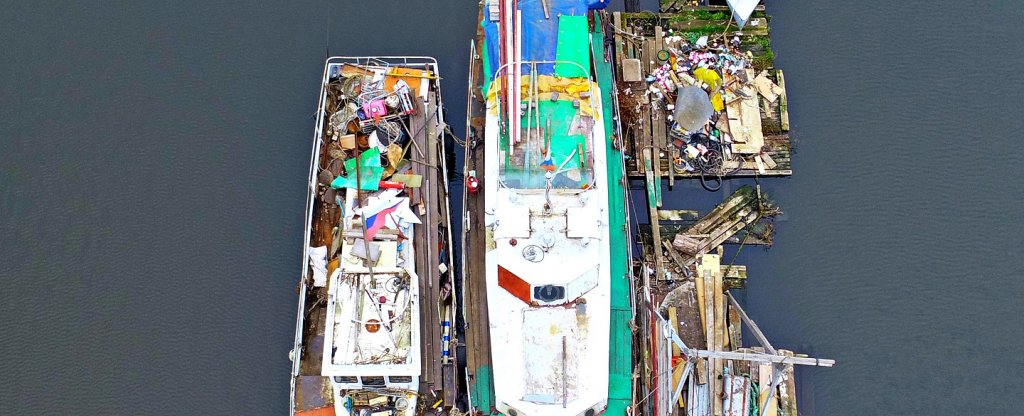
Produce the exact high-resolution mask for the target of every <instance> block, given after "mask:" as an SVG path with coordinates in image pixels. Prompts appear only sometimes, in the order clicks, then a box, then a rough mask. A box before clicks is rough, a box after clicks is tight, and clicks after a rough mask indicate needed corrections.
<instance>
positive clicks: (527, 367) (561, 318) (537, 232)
mask: <svg viewBox="0 0 1024 416" xmlns="http://www.w3.org/2000/svg"><path fill="white" fill-rule="evenodd" d="M593 97H600V92H599V91H595V93H594V94H593ZM597 108H600V103H597ZM486 122H487V125H486V129H485V131H486V132H487V137H486V140H487V142H486V149H487V150H486V151H487V160H488V163H487V164H486V166H487V171H486V172H485V174H484V193H485V195H484V196H485V198H486V201H485V204H486V207H487V209H486V214H487V215H486V221H487V226H488V235H489V241H488V245H489V247H488V250H489V251H488V252H487V303H488V308H489V309H488V311H489V315H490V317H491V322H490V332H491V334H490V338H491V351H492V362H493V374H494V390H495V399H496V403H497V408H498V410H499V411H501V412H502V413H504V414H518V415H529V416H544V415H558V416H567V415H587V414H588V413H587V411H588V410H592V411H593V413H590V414H595V413H600V412H601V411H602V410H603V409H604V408H605V406H606V404H607V396H608V350H609V348H608V342H609V332H608V331H609V319H610V278H609V274H608V273H609V253H608V239H609V233H608V220H607V219H608V215H609V213H608V209H607V207H608V201H607V190H606V189H605V186H608V184H605V183H602V182H600V181H598V182H597V183H595V184H594V185H595V186H594V187H592V188H590V189H588V190H581V189H552V190H551V193H550V200H551V207H550V210H547V211H546V210H545V209H544V204H545V196H544V190H543V189H531V190H521V189H509V188H504V187H502V186H501V185H500V184H499V181H498V177H499V171H498V165H499V164H498V163H497V160H498V149H497V148H498V136H497V134H498V131H499V130H500V129H499V128H498V117H497V115H496V114H492V113H491V112H488V115H487V120H486ZM595 137H597V138H602V139H599V140H598V141H597V143H596V145H595V144H592V145H591V146H590V148H591V149H592V150H593V160H592V163H590V165H591V166H593V177H594V178H605V177H606V172H605V168H604V167H605V163H606V155H605V146H604V143H603V137H605V133H604V128H603V123H600V122H598V123H595V126H594V129H593V131H592V132H591V134H590V140H591V142H592V143H593V138H595ZM612 186H619V184H613V185H612ZM513 239H514V240H515V244H514V245H513V244H512V243H511V240H513ZM499 265H500V266H501V267H502V268H504V269H505V270H507V271H508V273H510V274H512V275H514V276H516V277H517V278H518V279H521V280H522V281H523V282H525V283H527V284H529V285H530V293H529V295H528V296H531V297H532V298H531V299H530V300H531V301H532V302H533V305H531V304H529V303H527V302H526V301H524V300H523V299H522V295H521V294H520V296H519V297H517V296H514V295H513V294H512V293H510V291H509V290H507V289H506V288H504V287H502V286H500V285H499ZM505 276H506V277H507V276H508V275H507V274H506V275H505ZM543 285H553V286H557V287H561V288H563V289H564V297H563V298H562V299H561V300H556V301H544V300H539V299H536V298H535V297H533V296H534V295H535V294H536V293H535V292H534V290H535V289H538V286H543ZM563 346H564V350H565V352H564V353H563ZM513 410H515V413H512V411H513Z"/></svg>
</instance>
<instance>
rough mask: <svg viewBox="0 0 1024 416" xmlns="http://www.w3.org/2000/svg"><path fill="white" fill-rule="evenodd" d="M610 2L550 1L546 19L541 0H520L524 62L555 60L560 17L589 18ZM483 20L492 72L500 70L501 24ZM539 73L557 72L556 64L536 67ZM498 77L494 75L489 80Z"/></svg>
mask: <svg viewBox="0 0 1024 416" xmlns="http://www.w3.org/2000/svg"><path fill="white" fill-rule="evenodd" d="M609 2H610V0H547V3H548V16H550V18H549V19H545V18H544V6H543V4H542V3H541V0H519V10H520V11H521V12H522V13H521V16H522V28H523V33H522V48H523V53H522V55H523V60H524V61H554V60H555V58H556V51H555V48H556V46H557V45H558V42H557V39H558V16H560V15H568V16H586V15H587V10H590V9H596V10H600V9H604V8H605V7H608V3H609ZM484 16H485V17H484V21H483V22H481V25H482V26H483V28H484V36H486V37H487V51H486V53H487V54H488V57H487V58H488V59H489V60H490V62H491V66H492V67H493V68H491V71H492V72H496V71H497V70H498V65H499V64H498V62H500V61H499V56H500V52H499V50H500V49H501V39H500V37H499V36H500V33H498V22H492V21H490V20H489V19H487V17H486V16H487V14H486V13H485V14H484ZM537 72H538V73H540V74H544V75H552V74H554V73H555V66H554V65H553V64H543V65H539V66H538V67H537ZM522 73H523V74H524V75H525V74H529V73H530V69H529V68H527V67H523V68H522ZM496 75H498V74H497V73H491V74H490V79H494V77H495V76H496Z"/></svg>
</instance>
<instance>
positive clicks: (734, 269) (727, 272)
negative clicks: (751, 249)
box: [721, 242, 749, 279]
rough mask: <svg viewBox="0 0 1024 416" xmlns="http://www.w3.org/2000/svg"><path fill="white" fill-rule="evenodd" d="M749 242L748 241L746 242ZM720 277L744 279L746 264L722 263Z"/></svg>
mask: <svg viewBox="0 0 1024 416" xmlns="http://www.w3.org/2000/svg"><path fill="white" fill-rule="evenodd" d="M748 244H749V242H748ZM721 273H722V278H723V279H746V278H747V266H736V265H733V266H726V265H722V272H721Z"/></svg>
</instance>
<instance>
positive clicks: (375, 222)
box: [365, 201, 401, 240]
mask: <svg viewBox="0 0 1024 416" xmlns="http://www.w3.org/2000/svg"><path fill="white" fill-rule="evenodd" d="M400 204H401V201H399V202H396V203H395V204H394V205H392V206H390V207H388V208H384V209H382V210H380V211H378V212H377V213H376V214H373V215H371V216H370V217H369V218H367V219H366V223H365V227H367V228H366V237H367V238H369V239H370V240H373V236H374V235H377V231H380V229H381V228H384V225H385V224H387V222H388V221H387V217H388V215H389V214H391V213H392V212H395V210H397V209H398V205H400Z"/></svg>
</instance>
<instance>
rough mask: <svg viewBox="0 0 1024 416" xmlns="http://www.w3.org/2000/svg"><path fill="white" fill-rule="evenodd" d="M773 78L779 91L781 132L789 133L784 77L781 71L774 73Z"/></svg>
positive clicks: (787, 102) (787, 103)
mask: <svg viewBox="0 0 1024 416" xmlns="http://www.w3.org/2000/svg"><path fill="white" fill-rule="evenodd" d="M775 77H776V79H777V80H778V84H779V90H780V91H781V92H780V93H779V121H780V124H781V126H782V131H789V101H788V100H787V99H786V77H785V76H783V75H782V70H781V69H780V70H778V71H777V72H776V73H775Z"/></svg>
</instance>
